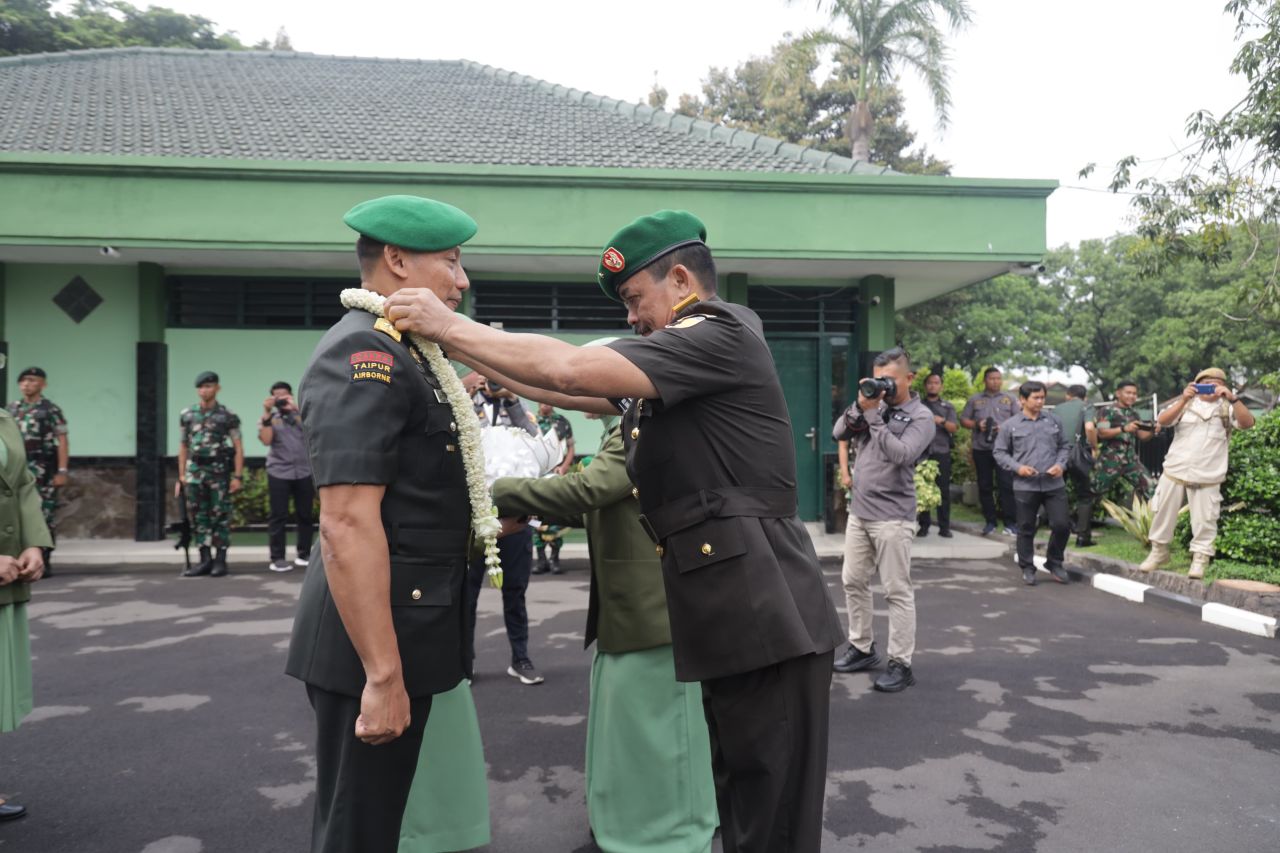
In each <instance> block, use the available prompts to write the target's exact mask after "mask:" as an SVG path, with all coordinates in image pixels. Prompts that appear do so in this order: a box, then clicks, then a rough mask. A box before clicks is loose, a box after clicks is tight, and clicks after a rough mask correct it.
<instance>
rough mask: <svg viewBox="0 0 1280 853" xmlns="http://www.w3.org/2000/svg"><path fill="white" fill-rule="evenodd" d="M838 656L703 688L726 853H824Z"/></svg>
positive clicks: (796, 662) (789, 664)
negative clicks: (829, 743) (829, 727)
mask: <svg viewBox="0 0 1280 853" xmlns="http://www.w3.org/2000/svg"><path fill="white" fill-rule="evenodd" d="M834 657H835V652H826V653H824V654H818V655H806V656H804V657H801V658H793V659H791V660H787V661H783V662H782V663H778V664H774V665H772V666H767V667H764V668H763V669H756V670H752V671H751V672H744V673H742V674H740V675H730V676H726V677H724V678H713V679H709V680H707V681H703V682H702V707H703V710H704V711H705V712H706V715H707V727H708V729H709V730H710V733H711V767H712V772H713V774H714V776H715V783H716V802H717V805H719V807H720V832H721V836H722V839H723V841H724V851H725V853H818V851H819V850H820V848H821V845H822V803H823V794H824V790H825V788H826V784H827V724H828V718H829V713H830V701H831V663H832V661H833V659H834Z"/></svg>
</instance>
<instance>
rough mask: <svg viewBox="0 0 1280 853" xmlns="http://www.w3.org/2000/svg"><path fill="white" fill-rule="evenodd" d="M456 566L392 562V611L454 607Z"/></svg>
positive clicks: (400, 559)
mask: <svg viewBox="0 0 1280 853" xmlns="http://www.w3.org/2000/svg"><path fill="white" fill-rule="evenodd" d="M455 571H458V568H457V566H456V565H455V564H452V563H445V562H440V561H432V560H426V559H422V560H409V559H406V558H404V557H392V558H391V606H392V607H448V606H449V605H450V604H453V583H452V580H453V575H454V572H455Z"/></svg>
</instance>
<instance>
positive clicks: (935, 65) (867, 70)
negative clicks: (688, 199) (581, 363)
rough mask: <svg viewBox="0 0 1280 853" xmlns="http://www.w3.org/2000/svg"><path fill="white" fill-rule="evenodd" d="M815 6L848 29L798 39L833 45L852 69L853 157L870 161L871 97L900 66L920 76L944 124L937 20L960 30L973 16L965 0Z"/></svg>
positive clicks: (943, 67)
mask: <svg viewBox="0 0 1280 853" xmlns="http://www.w3.org/2000/svg"><path fill="white" fill-rule="evenodd" d="M794 1H795V0H787V2H788V3H791V2H794ZM817 6H818V8H819V9H820V10H821V9H824V8H825V9H826V10H827V11H828V13H829V14H830V16H831V23H832V24H833V25H835V24H837V23H843V24H845V25H846V26H847V27H848V32H837V31H836V30H834V29H830V28H828V29H822V30H814V31H812V32H808V33H806V34H805V35H804V36H803V37H802V38H801V39H800V42H803V43H806V44H808V45H812V46H814V47H833V48H835V51H836V55H837V58H838V59H839V60H841V61H842V62H845V63H848V64H849V65H850V66H852V68H853V70H854V71H855V72H856V73H855V74H854V75H852V76H851V78H850V85H851V87H852V88H853V95H854V106H853V108H852V110H851V111H850V115H849V119H848V133H849V142H850V149H851V151H852V156H853V159H855V160H866V159H868V157H869V154H870V150H871V131H872V122H873V119H872V115H871V103H872V100H873V99H874V98H875V96H876V95H877V94H878V93H879V92H880V91H881V90H882V89H883V88H884V87H886V86H889V85H892V84H893V83H894V79H895V77H896V76H897V72H898V70H899V69H901V68H906V69H910V70H912V71H914V72H916V73H917V74H919V75H920V77H921V78H922V79H923V80H924V82H925V84H926V85H927V86H928V87H929V94H930V95H931V96H932V97H933V107H934V111H935V113H936V114H937V117H938V127H940V128H942V127H946V126H947V121H948V115H947V109H948V108H949V107H950V106H951V92H950V91H949V90H948V88H947V74H948V69H947V46H946V44H945V42H944V40H943V29H942V27H941V26H940V19H945V22H946V28H947V29H949V30H950V31H951V32H958V31H960V30H961V29H963V28H964V26H965V25H966V24H968V23H970V21H972V19H973V13H972V12H971V11H970V9H969V3H968V0H818V3H817Z"/></svg>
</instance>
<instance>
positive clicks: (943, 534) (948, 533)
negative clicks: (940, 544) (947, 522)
mask: <svg viewBox="0 0 1280 853" xmlns="http://www.w3.org/2000/svg"><path fill="white" fill-rule="evenodd" d="M938 535H939V536H941V537H942V538H943V539H950V538H951V531H950V530H939V531H938Z"/></svg>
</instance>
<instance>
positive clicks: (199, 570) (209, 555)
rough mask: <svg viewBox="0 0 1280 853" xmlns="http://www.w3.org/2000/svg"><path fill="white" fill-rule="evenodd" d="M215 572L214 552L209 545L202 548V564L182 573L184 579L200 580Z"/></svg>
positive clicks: (197, 564)
mask: <svg viewBox="0 0 1280 853" xmlns="http://www.w3.org/2000/svg"><path fill="white" fill-rule="evenodd" d="M211 571H213V551H211V550H210V549H209V546H208V545H201V546H200V562H199V563H196V564H195V565H194V566H188V567H187V570H186V571H185V572H183V573H182V576H183V577H184V578H198V577H203V576H204V575H207V574H209V572H211Z"/></svg>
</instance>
